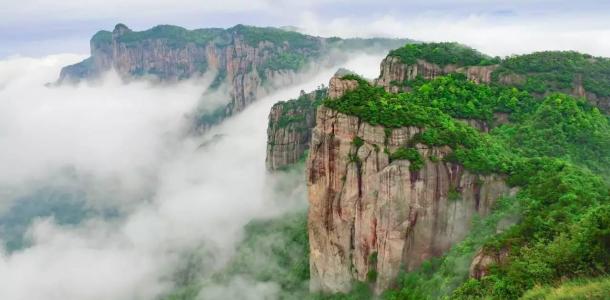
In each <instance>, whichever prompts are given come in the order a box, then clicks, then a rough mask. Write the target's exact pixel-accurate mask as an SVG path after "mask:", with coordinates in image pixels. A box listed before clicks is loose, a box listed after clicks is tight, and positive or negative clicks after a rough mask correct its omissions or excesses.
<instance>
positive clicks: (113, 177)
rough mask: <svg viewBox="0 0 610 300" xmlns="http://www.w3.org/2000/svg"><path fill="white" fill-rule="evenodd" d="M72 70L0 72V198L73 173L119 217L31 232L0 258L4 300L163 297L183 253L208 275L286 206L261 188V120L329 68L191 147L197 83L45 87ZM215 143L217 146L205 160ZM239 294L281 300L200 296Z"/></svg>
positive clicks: (371, 69)
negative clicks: (194, 256)
mask: <svg viewBox="0 0 610 300" xmlns="http://www.w3.org/2000/svg"><path fill="white" fill-rule="evenodd" d="M78 58H79V57H77V56H66V55H61V56H52V57H47V58H43V59H30V58H13V59H8V60H5V61H0V85H1V86H2V88H1V89H0V145H1V146H2V147H0V165H3V168H2V172H0V192H4V191H9V194H10V190H11V189H13V188H14V187H19V188H20V189H21V190H23V189H25V188H28V187H29V186H31V185H32V184H33V182H34V183H36V184H38V183H40V182H44V181H45V180H49V178H50V179H51V180H52V179H53V177H54V176H58V175H57V174H61V170H62V168H65V167H66V166H70V167H71V168H72V169H73V170H75V171H74V172H75V174H76V175H77V176H85V177H87V178H88V180H87V183H88V184H89V185H91V186H93V187H94V188H95V189H97V190H100V191H102V192H100V193H99V194H100V195H98V198H99V199H97V200H99V201H105V202H107V203H106V204H107V205H111V206H114V207H118V208H121V209H122V212H123V213H124V215H122V217H120V218H111V219H104V218H101V217H92V218H90V219H87V220H85V221H84V222H83V223H81V224H78V225H58V224H57V222H55V221H54V220H53V219H52V218H50V219H49V218H47V219H40V220H37V221H36V222H35V223H34V225H32V226H31V227H30V228H29V231H28V236H29V239H30V242H31V245H30V246H29V247H27V248H26V249H23V250H19V251H16V252H13V253H0V299H11V300H13V299H14V300H38V299H45V300H56V299H57V300H59V299H61V300H77V299H78V300H82V299H114V300H122V299H125V300H127V299H130V300H131V299H154V298H155V297H156V296H158V295H159V294H162V293H163V292H166V291H167V290H168V289H170V288H171V285H172V274H173V271H174V269H175V268H176V267H177V266H179V265H180V263H181V262H182V259H183V258H184V254H185V253H189V252H191V251H193V249H199V248H201V247H203V249H205V251H206V253H207V255H206V257H205V258H206V262H205V264H204V268H206V269H204V270H201V272H202V273H203V274H206V273H207V274H209V273H210V272H211V271H212V270H214V269H215V268H218V267H220V266H221V265H222V264H223V263H224V262H226V261H227V260H228V259H229V258H230V256H231V254H232V252H233V251H234V247H235V244H236V242H237V241H238V240H239V238H240V235H241V234H242V229H243V226H244V225H245V224H246V223H247V222H248V221H250V220H252V219H253V218H255V217H260V216H269V215H274V214H277V213H280V212H281V211H284V210H286V209H289V208H291V207H293V206H294V205H295V203H292V201H294V200H292V201H291V199H286V198H282V199H277V200H282V201H281V202H274V198H275V197H279V196H278V195H274V194H273V191H272V190H271V191H270V186H269V185H270V184H273V183H274V182H275V181H277V180H276V178H273V177H269V176H268V175H266V173H265V167H264V159H265V150H266V149H265V147H266V126H267V115H268V112H269V108H270V107H271V105H272V104H273V103H275V102H277V101H279V100H285V99H290V98H294V97H296V96H297V95H298V93H299V91H300V90H301V89H304V90H312V89H314V88H315V87H317V86H318V85H319V84H321V83H326V82H327V81H328V79H329V78H330V76H331V75H332V73H333V72H334V71H335V70H336V67H337V66H334V67H332V68H326V69H323V70H318V71H317V72H315V74H309V75H308V76H306V77H304V78H308V79H307V80H305V83H303V84H300V85H295V86H290V87H286V88H283V89H281V90H279V91H277V92H274V93H273V94H272V95H270V96H268V97H264V98H263V99H260V100H259V101H258V102H256V103H255V104H253V105H251V106H250V107H249V108H248V109H246V110H245V111H243V112H242V113H240V114H238V115H236V116H234V117H233V118H231V119H229V120H226V122H224V123H223V124H222V125H220V126H218V127H216V128H214V129H213V130H212V131H210V132H208V133H207V134H205V135H204V136H200V137H190V136H188V135H185V134H184V133H185V128H186V125H187V124H188V122H189V120H187V119H186V118H185V117H184V116H185V115H188V114H189V113H191V112H192V111H193V110H194V109H195V107H196V105H197V103H198V101H199V97H200V95H201V92H202V91H203V89H204V86H205V83H198V81H193V82H185V83H183V84H180V85H177V86H151V85H150V84H148V83H146V82H134V83H131V84H128V85H125V84H123V83H121V82H120V81H119V80H118V79H116V78H115V77H113V76H109V77H106V78H105V80H104V81H103V83H100V84H99V85H86V84H83V85H80V86H77V87H68V86H63V87H56V88H47V87H44V83H46V82H49V81H53V80H54V79H55V78H56V76H57V74H58V72H59V66H62V65H65V64H67V63H69V62H73V61H76V60H77V59H78ZM380 59H381V56H377V57H374V58H371V57H370V56H358V57H357V58H356V59H354V60H352V61H350V62H349V63H347V64H346V65H345V66H346V67H348V68H351V69H355V70H356V71H359V72H360V73H362V74H365V75H367V76H375V75H376V73H377V72H378V63H379V61H380ZM202 101H206V99H202ZM215 136H216V137H218V136H220V138H215ZM210 140H215V142H213V143H208V144H207V146H205V147H200V145H201V144H202V143H205V142H206V141H210ZM6 166H8V167H6ZM58 170H59V172H60V173H58ZM294 180H302V178H301V177H300V176H299V177H295V178H294ZM300 188H301V190H300V192H297V193H302V192H303V189H302V186H300ZM123 190H128V191H130V193H127V195H125V194H124V193H122V192H121V191H123ZM270 193H271V194H270ZM297 198H298V199H299V200H301V201H302V200H303V194H300V196H299V197H297ZM6 205H8V204H7V203H1V202H0V206H6ZM300 205H301V207H302V205H303V204H302V203H301V204H300ZM125 206H127V208H126V209H123V208H124V207H125ZM0 212H1V210H0ZM236 287H241V288H245V287H252V290H251V293H249V294H248V296H249V297H251V299H267V298H264V297H265V295H268V296H270V297H272V296H273V295H274V294H275V293H276V292H277V290H278V287H277V286H276V285H274V284H263V283H257V282H251V281H247V280H245V279H240V278H235V279H234V280H232V281H231V282H230V284H229V286H213V287H208V288H209V290H206V291H204V292H203V293H210V294H209V295H210V296H214V295H222V294H223V293H224V294H226V293H227V292H229V290H227V289H233V288H236ZM254 292H256V293H254ZM204 295H207V294H204Z"/></svg>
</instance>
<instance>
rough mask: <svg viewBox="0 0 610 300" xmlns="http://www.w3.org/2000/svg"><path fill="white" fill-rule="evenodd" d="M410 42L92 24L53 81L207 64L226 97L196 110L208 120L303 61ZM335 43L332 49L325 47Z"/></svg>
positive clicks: (191, 69) (242, 103)
mask: <svg viewBox="0 0 610 300" xmlns="http://www.w3.org/2000/svg"><path fill="white" fill-rule="evenodd" d="M409 42H412V41H411V40H407V39H384V38H374V39H341V38H336V37H333V38H322V37H315V36H309V35H305V34H301V33H298V32H294V31H287V30H283V29H278V28H272V27H265V28H261V27H253V26H245V25H236V26H234V27H231V28H228V29H221V28H206V29H195V30H188V29H185V28H182V27H179V26H173V25H159V26H155V27H153V28H151V29H148V30H145V31H133V30H131V29H129V28H128V27H127V26H126V25H124V24H117V25H116V26H115V28H114V30H113V31H112V32H110V31H99V32H98V33H96V34H95V35H94V36H93V37H92V39H91V42H90V44H91V56H90V57H89V58H87V59H85V60H84V61H82V62H80V63H77V64H74V65H70V66H66V67H64V68H63V69H62V70H61V73H60V78H59V81H58V82H59V83H60V84H61V83H66V82H74V81H79V80H82V79H91V78H96V77H98V76H99V75H100V74H102V73H104V72H106V71H108V70H111V69H114V70H116V71H117V72H118V74H119V75H120V76H122V77H124V78H137V77H142V76H155V77H157V78H159V79H160V80H162V81H175V80H181V79H186V78H191V77H193V76H200V75H202V74H204V73H205V72H207V71H212V70H213V71H215V72H216V78H215V80H214V82H213V83H212V88H217V87H219V86H220V85H221V84H222V83H226V84H227V85H228V89H229V95H230V98H231V99H230V103H229V105H228V106H227V107H226V108H223V109H222V110H221V111H217V112H214V113H212V114H207V115H205V116H203V117H202V123H205V124H204V125H206V124H213V123H216V122H218V121H219V120H221V119H223V118H224V117H226V116H228V115H231V114H233V113H236V112H239V111H241V110H243V109H244V108H245V107H246V106H247V105H248V104H250V103H252V102H253V101H255V100H256V99H257V98H258V97H259V96H261V95H263V94H264V93H265V89H264V87H265V86H268V85H269V83H270V82H273V81H274V80H281V81H282V82H285V83H290V82H293V81H294V78H293V77H294V73H296V72H297V71H299V70H302V69H303V68H305V67H306V66H307V65H309V64H310V63H311V62H314V61H319V60H321V59H323V58H328V57H330V55H331V54H333V55H339V57H336V58H335V57H333V59H346V58H347V57H348V56H347V55H346V54H345V53H343V52H345V51H348V50H371V51H373V50H379V51H384V52H385V51H388V50H390V49H393V48H397V47H400V46H403V45H404V44H405V43H409ZM335 49H336V50H341V51H333V50H335Z"/></svg>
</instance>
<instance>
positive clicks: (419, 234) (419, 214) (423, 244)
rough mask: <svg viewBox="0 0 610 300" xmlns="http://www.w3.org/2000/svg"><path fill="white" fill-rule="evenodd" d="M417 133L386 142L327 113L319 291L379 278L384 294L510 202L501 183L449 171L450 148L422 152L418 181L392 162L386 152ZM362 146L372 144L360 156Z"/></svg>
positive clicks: (313, 212) (313, 236) (316, 143)
mask: <svg viewBox="0 0 610 300" xmlns="http://www.w3.org/2000/svg"><path fill="white" fill-rule="evenodd" d="M418 132H421V129H420V128H417V127H405V128H398V129H394V130H392V131H391V134H390V135H389V136H387V137H386V133H385V130H384V128H383V127H381V126H371V125H369V124H367V123H363V122H360V120H359V119H358V118H357V117H353V116H347V115H344V114H341V113H338V112H336V111H333V110H330V109H328V108H326V107H323V106H322V107H320V108H319V109H318V112H317V116H316V126H315V128H314V129H313V135H312V141H311V149H310V152H309V156H308V160H307V178H308V191H309V204H310V208H309V228H308V229H309V239H310V250H311V252H310V271H311V281H310V287H311V289H312V290H321V291H330V292H339V291H343V292H344V291H348V290H349V289H350V287H351V283H352V282H353V281H354V280H360V281H366V280H367V273H368V272H369V271H372V270H374V271H376V272H377V273H378V276H377V281H376V283H375V289H376V290H377V291H381V290H383V289H385V288H387V287H388V286H389V285H390V283H391V281H392V280H393V279H394V278H395V276H396V275H397V274H398V272H399V270H400V268H401V267H404V268H406V269H407V270H413V269H414V268H416V267H417V266H419V265H420V264H421V263H422V262H423V261H424V260H426V259H428V258H430V257H433V256H440V255H442V254H443V253H444V252H446V251H447V250H448V249H449V248H450V247H451V245H453V244H454V243H456V242H458V241H460V240H462V239H463V238H464V237H465V235H466V233H467V232H468V230H469V228H470V224H471V220H472V218H473V217H474V216H476V215H480V216H483V215H486V214H488V213H489V211H490V209H491V206H492V205H493V203H494V201H495V200H496V199H497V198H498V197H499V196H501V195H503V194H507V193H509V188H508V187H507V186H506V184H505V183H504V180H503V178H502V177H501V176H496V175H488V176H479V175H475V174H472V173H469V172H468V171H466V170H464V168H463V167H462V166H461V165H458V164H454V163H450V162H443V157H445V156H446V155H447V154H449V153H450V152H451V149H449V148H448V147H440V148H438V147H434V148H428V147H426V146H424V145H420V144H418V145H417V146H416V147H417V149H418V151H419V152H420V153H421V154H422V156H423V157H425V158H426V159H425V164H424V166H423V168H422V169H421V170H418V171H412V170H410V169H409V166H410V162H409V161H406V160H398V161H392V162H390V159H389V156H388V154H387V153H386V151H384V148H386V147H387V149H388V152H389V153H391V152H393V151H395V150H396V149H397V148H399V147H401V146H404V145H405V144H407V142H408V141H409V140H410V139H411V138H412V137H413V136H414V135H415V134H417V133H418ZM356 136H358V137H360V138H361V139H362V140H363V141H364V144H363V145H362V146H360V147H358V148H357V147H356V146H355V145H354V144H353V140H354V137H356ZM354 156H355V157H357V160H354ZM458 196H459V198H460V199H456V198H457V197H458ZM374 253H376V255H377V259H376V261H375V262H374V263H373V262H372V261H371V258H372V255H373V254H374Z"/></svg>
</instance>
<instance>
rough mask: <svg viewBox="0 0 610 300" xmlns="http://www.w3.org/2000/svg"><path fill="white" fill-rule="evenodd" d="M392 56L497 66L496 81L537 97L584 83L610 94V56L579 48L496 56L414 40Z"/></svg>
mask: <svg viewBox="0 0 610 300" xmlns="http://www.w3.org/2000/svg"><path fill="white" fill-rule="evenodd" d="M388 56H394V57H398V58H400V59H401V60H402V61H403V62H404V63H405V64H415V63H416V62H417V60H418V59H421V60H424V61H427V62H430V63H434V64H437V65H439V66H441V67H443V66H446V65H450V64H451V65H456V66H458V67H461V66H481V65H496V66H497V68H496V69H495V70H494V71H493V73H492V81H493V82H494V83H496V84H504V85H508V86H514V87H518V88H519V89H521V90H523V91H527V92H530V93H533V94H534V95H536V96H539V95H542V96H546V95H547V94H548V93H549V92H552V91H555V92H564V93H568V94H570V93H573V92H574V91H575V90H577V88H578V86H582V87H583V88H584V90H585V91H586V92H588V93H591V94H593V95H595V96H596V97H602V98H608V97H610V59H608V58H603V57H594V56H591V55H589V54H583V53H578V52H575V51H542V52H535V53H531V54H525V55H513V56H508V57H506V58H499V57H493V58H492V57H489V56H487V55H485V54H482V53H480V52H478V51H477V50H474V49H472V48H470V47H468V46H464V45H460V44H458V43H413V44H408V45H405V46H403V47H401V48H398V49H395V50H392V51H390V53H389V54H388Z"/></svg>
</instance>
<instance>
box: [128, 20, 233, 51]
mask: <svg viewBox="0 0 610 300" xmlns="http://www.w3.org/2000/svg"><path fill="white" fill-rule="evenodd" d="M223 32H224V30H223V29H220V28H206V29H195V30H188V29H185V28H182V27H179V26H173V25H158V26H155V27H153V28H151V29H148V30H144V31H128V32H125V33H124V34H123V35H120V36H119V37H118V38H117V41H119V42H121V43H124V44H126V45H127V46H128V47H129V46H135V45H137V44H139V43H141V42H143V41H146V40H165V41H167V43H168V45H169V46H170V47H173V48H183V47H185V46H186V45H187V44H195V45H197V46H205V45H206V44H207V43H209V42H210V41H212V40H213V39H214V38H216V37H218V36H219V35H221V34H222V33H223Z"/></svg>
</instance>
